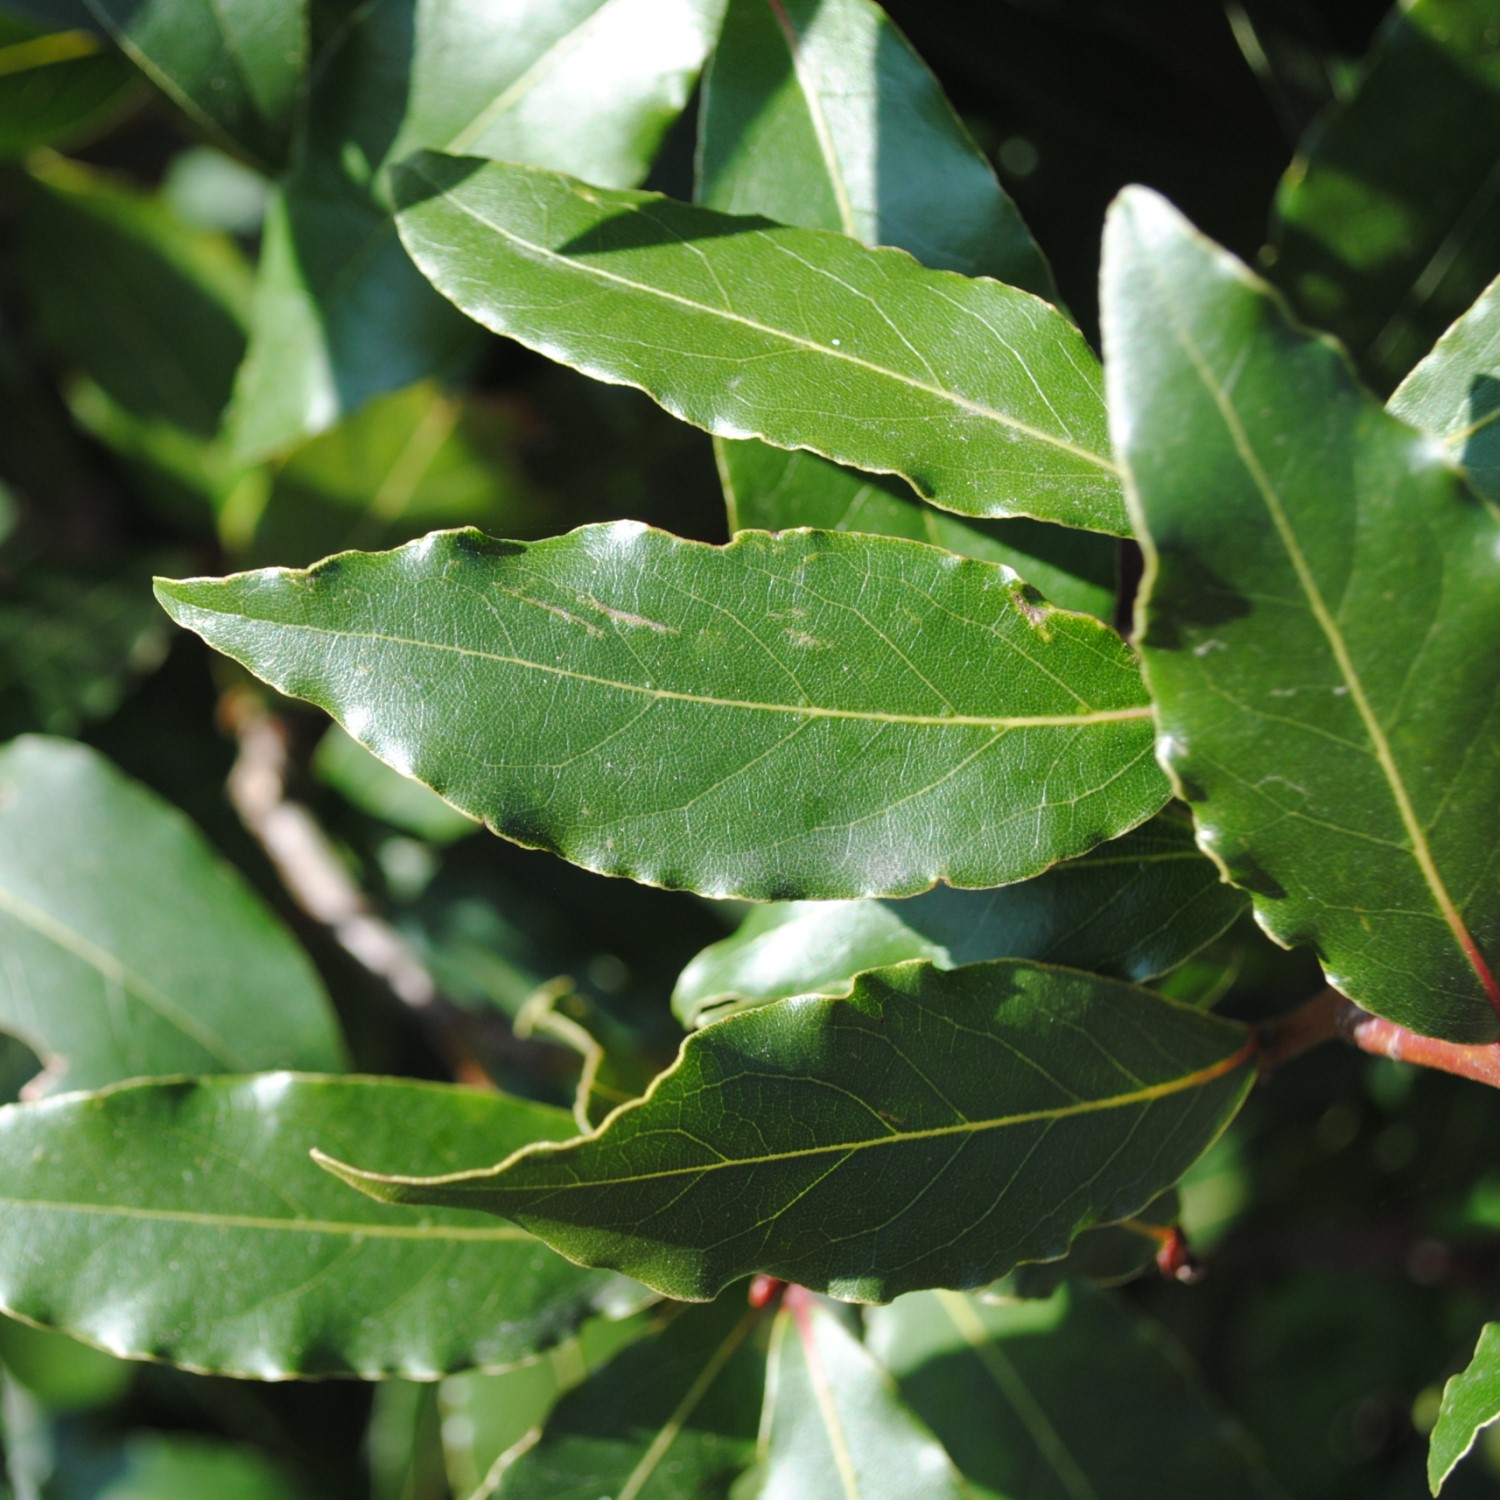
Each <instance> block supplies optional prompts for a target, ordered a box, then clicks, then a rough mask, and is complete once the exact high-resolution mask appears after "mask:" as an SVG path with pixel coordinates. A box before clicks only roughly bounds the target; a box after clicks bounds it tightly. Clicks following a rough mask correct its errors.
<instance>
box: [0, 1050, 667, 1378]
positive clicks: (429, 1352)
mask: <svg viewBox="0 0 1500 1500" xmlns="http://www.w3.org/2000/svg"><path fill="white" fill-rule="evenodd" d="M572 1130H573V1121H572V1118H571V1117H570V1116H569V1115H568V1114H567V1113H566V1112H565V1111H562V1110H558V1109H552V1108H549V1107H547V1106H543V1105H537V1104H530V1103H527V1102H525V1101H522V1100H518V1099H510V1098H506V1097H504V1096H502V1095H498V1094H492V1093H480V1092H477V1091H471V1090H465V1089H455V1088H450V1087H445V1086H443V1085H439V1084H424V1083H411V1082H406V1081H402V1080H391V1079H374V1078H349V1079H338V1078H311V1077H306V1076H302V1077H299V1076H296V1075H292V1074H286V1073H275V1074H262V1075H261V1076H259V1077H256V1078H228V1079H177V1080H172V1081H169V1082H156V1081H152V1082H147V1083H140V1084H128V1085H121V1086H116V1087H115V1088H112V1089H107V1090H104V1091H103V1092H101V1093H97V1094H86V1095H78V1094H72V1095H68V1096H65V1097H61V1098H57V1099H49V1100H46V1101H44V1102H43V1103H41V1104H17V1105H10V1106H8V1107H6V1108H5V1109H0V1160H3V1161H4V1162H5V1174H4V1190H3V1195H0V1206H3V1209H4V1212H3V1214H0V1305H3V1307H4V1310H5V1311H6V1312H9V1313H12V1314H15V1315H18V1316H21V1317H24V1318H27V1319H28V1320H30V1321H32V1322H36V1323H41V1324H45V1325H47V1326H50V1327H54V1328H60V1329H63V1330H65V1331H66V1332H68V1333H71V1334H73V1335H74V1336H75V1337H78V1338H81V1339H84V1340H86V1341H87V1342H89V1343H92V1344H96V1345H98V1346H99V1347H100V1348H103V1349H106V1350H108V1351H109V1352H110V1353H112V1354H116V1355H119V1356H121V1357H123V1358H131V1359H160V1360H167V1361H170V1362H172V1363H174V1364H179V1365H186V1366H188V1367H190V1368H192V1369H197V1370H203V1371H211V1372H216V1373H219V1374H234V1375H242V1376H249V1377H254V1378H256V1379H260V1380H277V1379H284V1378H286V1377H287V1376H290V1375H333V1374H355V1375H359V1376H362V1377H364V1378H366V1379H375V1378H378V1377H380V1376H384V1375H400V1376H403V1377H405V1378H408V1379H416V1380H430V1379H433V1378H434V1377H435V1376H437V1375H440V1374H443V1373H445V1372H447V1371H450V1370H457V1369H463V1368H465V1367H467V1366H470V1365H486V1364H503V1363H508V1362H510V1361H513V1360H517V1359H522V1358H525V1357H527V1356H530V1355H532V1354H535V1353H536V1352H537V1351H539V1350H541V1349H545V1348H547V1347H548V1346H549V1345H551V1344H553V1343H555V1342H557V1341H558V1340H559V1339H563V1338H566V1337H569V1336H570V1335H571V1334H572V1333H573V1332H574V1330H575V1329H576V1328H577V1327H578V1326H579V1324H580V1323H582V1321H583V1320H584V1319H585V1318H587V1317H589V1316H591V1315H593V1314H594V1313H596V1312H599V1311H602V1310H614V1311H620V1310H623V1309H625V1308H628V1307H629V1306H631V1305H633V1304H634V1303H635V1302H636V1301H637V1300H638V1298H639V1288H631V1287H630V1286H629V1284H628V1283H624V1282H622V1281H620V1280H619V1279H618V1278H616V1277H612V1276H609V1275H606V1274H603V1273H598V1272H585V1271H580V1270H579V1269H578V1268H577V1267H575V1266H570V1265H569V1264H568V1263H567V1262H566V1261H564V1260H561V1259H559V1258H558V1257H557V1256H555V1255H553V1254H551V1252H549V1251H547V1250H545V1249H543V1247H542V1246H540V1245H538V1244H537V1242H536V1241H535V1240H534V1239H532V1238H531V1236H530V1235H527V1234H525V1233H523V1232H522V1231H520V1230H517V1229H515V1228H513V1227H512V1226H509V1225H503V1224H497V1223H496V1222H495V1220H494V1219H492V1218H487V1217H486V1218H482V1217H480V1216H478V1215H474V1214H466V1213H454V1212H441V1213H433V1212H424V1213H400V1214H395V1215H393V1214H391V1213H390V1212H389V1211H388V1210H383V1209H379V1208H376V1207H375V1206H374V1205H372V1204H370V1203H367V1202H362V1201H361V1200H360V1198H359V1197H358V1196H357V1195H356V1194H353V1193H350V1192H348V1191H346V1190H345V1189H343V1188H342V1187H340V1185H339V1184H338V1183H336V1182H335V1181H333V1180H332V1179H330V1178H329V1177H328V1175H327V1174H326V1173H324V1172H320V1171H318V1169H317V1168H316V1167H315V1166H314V1165H313V1163H312V1162H311V1161H310V1160H309V1159H308V1155H307V1151H308V1148H309V1146H311V1145H314V1144H320V1145H322V1146H323V1147H324V1148H325V1149H328V1150H334V1151H340V1152H347V1153H358V1154H360V1155H361V1156H366V1157H375V1158H379V1159H381V1160H383V1161H385V1162H387V1163H389V1164H393V1165H394V1164H395V1163H397V1162H400V1161H402V1160H404V1159H405V1157H406V1154H407V1153H408V1152H409V1151H410V1149H411V1145H412V1142H413V1141H414V1140H420V1141H421V1142H422V1143H423V1149H424V1150H426V1151H430V1152H432V1153H434V1155H436V1156H438V1157H441V1158H444V1159H446V1160H447V1161H449V1162H452V1163H454V1164H457V1163H458V1162H459V1161H461V1160H462V1159H463V1157H462V1155H461V1154H460V1153H462V1151H464V1150H465V1149H471V1144H470V1143H472V1141H473V1139H474V1138H475V1137H476V1136H477V1137H479V1138H481V1139H485V1140H492V1141H495V1142H497V1143H506V1142H508V1143H509V1144H510V1145H511V1147H512V1148H515V1147H519V1146H521V1145H523V1144H525V1143H526V1142H529V1141H536V1140H539V1139H541V1140H556V1139H561V1138H565V1137H567V1136H568V1135H569V1134H570V1133H571V1132H572ZM101 1164H104V1167H105V1169H101Z"/></svg>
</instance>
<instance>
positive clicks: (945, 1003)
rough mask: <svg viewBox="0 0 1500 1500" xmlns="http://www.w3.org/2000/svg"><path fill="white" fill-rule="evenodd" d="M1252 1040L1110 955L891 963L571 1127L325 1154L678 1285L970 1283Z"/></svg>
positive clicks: (1157, 1163) (1040, 1252)
mask: <svg viewBox="0 0 1500 1500" xmlns="http://www.w3.org/2000/svg"><path fill="white" fill-rule="evenodd" d="M1252 1051H1253V1044H1252V1043H1251V1042H1250V1041H1248V1040H1247V1038H1246V1034H1245V1032H1244V1030H1243V1029H1242V1028H1241V1027H1239V1026H1237V1025H1235V1024H1233V1023H1231V1022H1227V1021H1221V1020H1219V1019H1217V1018H1216V1017H1213V1016H1206V1015H1202V1014H1200V1013H1198V1012H1196V1011H1190V1010H1186V1009H1184V1008H1181V1007H1178V1006H1175V1005H1173V1004H1172V1003H1171V1002H1169V1001H1165V1000H1161V999H1159V998H1157V997H1156V996H1154V995H1152V994H1150V992H1149V991H1146V990H1139V989H1134V988H1132V987H1130V986H1128V985H1123V984H1120V983H1118V982H1116V981H1113V980H1106V979H1098V978H1095V977H1093V976H1092V975H1086V974H1080V973H1077V972H1074V971H1072V970H1068V969H1048V968H1042V967H1039V966H1035V965H1031V964H1024V963H1009V962H1002V963H993V964H980V965H975V966H972V967H970V968H966V969H959V970H955V971H953V972H951V973H945V972H943V971H941V970H937V969H933V968H930V967H929V966H927V965H925V964H904V965H901V966H899V967H896V968H892V969H882V970H877V971H876V972H874V973H872V974H865V975H863V976H861V978H860V979H859V980H858V981H857V982H856V984H855V986H854V992H853V995H852V997H851V998H849V999H847V1000H825V999H813V998H808V999H802V1000H790V1001H783V1002H781V1003H780V1004H777V1005H768V1006H762V1007H761V1008H759V1009H757V1010H752V1011H747V1012H745V1013H744V1014H742V1015H737V1016H731V1017H730V1018H729V1019H728V1020H726V1021H722V1022H720V1023H719V1024H718V1025H716V1026H709V1027H707V1028H706V1029H704V1030H703V1031H700V1032H697V1033H695V1034H694V1035H693V1036H691V1037H689V1038H688V1039H687V1041H686V1042H685V1043H684V1044H683V1048H682V1052H681V1055H680V1056H679V1058H678V1060H677V1062H676V1064H674V1066H673V1067H672V1068H671V1069H669V1070H668V1071H667V1072H666V1073H664V1074H662V1075H661V1076H660V1077H659V1078H658V1079H657V1080H656V1083H655V1084H654V1085H653V1087H652V1089H651V1090H650V1092H649V1093H648V1094H647V1095H646V1097H645V1098H644V1099H643V1100H640V1101H639V1102H637V1103H634V1104H628V1105H626V1106H624V1107H623V1108H622V1109H619V1110H617V1111H616V1112H615V1113H614V1114H613V1115H611V1116H610V1117H609V1119H608V1120H606V1121H605V1123H604V1125H603V1126H601V1127H600V1129H599V1130H598V1131H597V1132H595V1133H594V1134H593V1135H591V1136H586V1137H583V1138H582V1139H580V1140H578V1141H575V1142H573V1143H571V1144H570V1145H568V1146H564V1147H557V1148H551V1147H544V1148H540V1149H537V1150H531V1151H522V1152H519V1153H517V1154H516V1155H515V1156H513V1157H511V1158H509V1159H507V1160H505V1161H502V1162H500V1164H499V1165H498V1166H495V1167H493V1168H489V1169H487V1170H479V1171H473V1172H466V1173H457V1174H452V1175H449V1176H446V1177H432V1178H427V1179H423V1178H416V1177H391V1176H382V1175H379V1174H375V1173H368V1172H362V1171H357V1170H355V1169H353V1168H350V1167H347V1166H342V1165H339V1164H337V1163H330V1164H329V1165H330V1168H331V1169H332V1170H337V1171H338V1172H340V1173H341V1174H342V1175H343V1176H345V1177H346V1178H347V1179H348V1180H349V1181H350V1182H352V1183H354V1184H355V1185H356V1186H358V1187H360V1188H362V1189H363V1190H364V1191H365V1192H368V1193H372V1194H376V1195H378V1196H380V1197H382V1198H385V1199H387V1200H389V1201H392V1202H406V1203H413V1202H431V1203H445V1204H455V1205H457V1204H461V1205H463V1206H465V1207H471V1208H476V1207H483V1208H485V1209H487V1210H489V1211H490V1212H492V1213H503V1214H505V1215H506V1216H507V1217H510V1218H513V1219H515V1220H516V1221H517V1222H518V1223H522V1224H525V1225H526V1226H527V1227H528V1228H530V1229H532V1230H534V1231H535V1232H536V1233H537V1234H539V1235H540V1236H542V1238H544V1239H545V1240H546V1241H547V1242H548V1243H549V1244H551V1245H554V1246H555V1247H557V1248H558V1249H560V1250H561V1251H562V1252H563V1253H564V1254H566V1255H568V1256H570V1257H573V1258H575V1259H577V1260H580V1261H584V1262H587V1263H589V1264H595V1265H613V1266H618V1267H619V1268H620V1269H624V1270H627V1271H628V1273H629V1274H630V1275H633V1276H636V1277H637V1278H639V1279H640V1280H642V1281H645V1282H646V1283H647V1284H648V1285H650V1286H654V1287H656V1288H657V1289H658V1290H660V1291H663V1292H665V1293H666V1294H667V1295H669V1296H674V1297H682V1298H690V1299H697V1300H701V1299H703V1298H706V1297H711V1296H713V1295H714V1294H715V1293H716V1292H717V1291H718V1290H719V1289H720V1288H721V1287H723V1286H725V1285H726V1284H727V1283H728V1282H730V1281H733V1280H734V1279H735V1278H737V1277H740V1276H744V1275H746V1274H748V1273H750V1272H752V1271H764V1272H767V1273H769V1274H771V1275H774V1276H777V1277H780V1278H781V1279H783V1280H786V1281H795V1282H800V1283H801V1284H803V1285H804V1286H809V1287H813V1288H815V1289H817V1290H827V1291H830V1292H832V1293H833V1294H834V1295H836V1296H840V1297H844V1298H847V1299H850V1300H854V1301H876V1300H880V1299H882V1298H887V1297H893V1296H895V1295H897V1294H898V1293H899V1292H902V1291H906V1290H909V1289H911V1288H913V1287H919V1286H930V1285H946V1286H953V1285H957V1286H978V1285H982V1284H984V1283H985V1282H988V1281H991V1280H993V1279H994V1278H995V1277H997V1276H1000V1275H1003V1274H1004V1273H1005V1272H1006V1271H1008V1270H1009V1269H1010V1268H1011V1267H1012V1266H1014V1265H1016V1264H1017V1263H1018V1262H1020V1261H1023V1260H1036V1259H1044V1258H1047V1257H1050V1256H1055V1255H1060V1254H1062V1253H1063V1251H1064V1250H1065V1249H1066V1247H1067V1245H1068V1243H1069V1241H1070V1240H1071V1239H1072V1238H1073V1236H1074V1235H1075V1234H1077V1233H1078V1232H1079V1231H1080V1230H1083V1229H1086V1228H1088V1227H1090V1226H1091V1225H1094V1224H1098V1223H1105V1222H1113V1221H1115V1220H1119V1219H1122V1218H1125V1217H1127V1216H1128V1215H1130V1214H1132V1213H1134V1212H1136V1211H1137V1210H1138V1209H1140V1208H1141V1207H1143V1206H1144V1205H1145V1204H1146V1203H1148V1202H1150V1200H1151V1199H1152V1198H1153V1197H1155V1196H1156V1195H1157V1194H1158V1193H1159V1192H1161V1191H1162V1190H1163V1189H1164V1188H1166V1187H1168V1186H1169V1185H1170V1184H1171V1183H1173V1182H1175V1181H1176V1180H1177V1178H1178V1177H1179V1176H1180V1175H1181V1174H1182V1172H1183V1171H1185V1170H1186V1168H1187V1167H1188V1166H1189V1165H1190V1164H1191V1162H1192V1161H1193V1160H1194V1159H1195V1158H1196V1157H1197V1156H1198V1155H1199V1153H1201V1152H1202V1151H1203V1150H1204V1148H1205V1147H1206V1146H1207V1145H1208V1144H1209V1143H1210V1142H1211V1141H1212V1140H1213V1139H1214V1138H1215V1137H1216V1136H1217V1135H1218V1133H1219V1132H1220V1131H1221V1130H1222V1129H1223V1127H1224V1125H1225V1123H1226V1122H1227V1121H1228V1120H1229V1119H1230V1118H1231V1117H1232V1116H1233V1114H1234V1113H1235V1111H1236V1109H1237V1108H1238V1107H1239V1103H1240V1101H1241V1099H1242V1098H1243V1097H1244V1093H1245V1090H1246V1089H1247V1088H1248V1086H1249V1082H1250V1074H1251V1071H1252V1070H1251V1069H1250V1067H1249V1066H1248V1064H1249V1061H1250V1058H1251V1055H1252ZM479 1144H480V1143H478V1142H476V1143H475V1145H476V1146H478V1145H479ZM834 1226H836V1229H835V1227H834Z"/></svg>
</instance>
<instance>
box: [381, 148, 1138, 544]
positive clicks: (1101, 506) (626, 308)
mask: <svg viewBox="0 0 1500 1500" xmlns="http://www.w3.org/2000/svg"><path fill="white" fill-rule="evenodd" d="M397 195H398V199H399V200H400V202H401V204H402V205H403V206H402V208H401V211H400V212H399V213H398V215H397V222H398V225H399V227H400V230H401V236H402V239H403V241H404V242H405V244H406V247H407V249H408V250H409V251H410V252H411V255H412V258H413V259H414V260H415V261H416V262H417V264H418V266H420V267H421V269H422V270H423V272H425V274H426V275H427V276H428V278H429V279H430V280H431V281H432V282H433V284H434V285H435V286H436V287H437V288H438V290H439V291H441V292H442V293H443V294H444V295H445V296H447V297H449V298H451V299H452V300H453V301H454V302H455V303H457V305H458V306H459V307H461V308H462V309H463V310H464V311H465V312H467V313H468V314H469V315H470V316H471V317H473V318H476V319H477V320H478V321H479V322H481V323H483V324H484V325H485V326H486V327H488V328H491V329H493V330H494V331H495V332H497V333H503V334H507V335H509V336H510V337H512V338H515V339H518V340H519V341H520V342H521V343H523V344H526V345H528V346H529V347H531V348H535V349H538V350H540V351H541V352H542V353H544V354H546V355H548V356H549V357H550V358H553V359H556V360H559V361H560V362H562V363H563V364H569V365H573V366H574V367H576V368H578V369H580V370H582V371H583V372H584V373H585V374H589V375H592V376H594V377H596V378H598V379H602V380H608V381H611V382H613V383H615V384H619V385H633V386H638V387H639V388H640V389H642V390H644V391H646V392H647V393H648V394H649V395H651V396H653V397H654V398H655V399H656V400H658V401H660V402H661V404H662V405H663V406H665V407H666V408H667V409H668V410H669V411H671V412H672V413H673V414H674V415H676V416H680V417H682V418H683V419H684V420H686V421H689V422H693V423H696V424H697V425H698V426H700V427H705V428H707V429H708V430H709V431H710V432H714V433H717V434H718V435H719V436H721V437H759V438H763V439H764V440H765V441H767V442H770V443H772V444H774V445H775V446H777V447H782V448H809V449H812V450H813V451H815V452H818V453H821V454H822V455H823V456H825V457H827V458H832V459H836V460H838V461H839V462H841V463H849V464H853V465H854V466H856V467H858V468H863V469H870V470H874V471H877V472H880V473H896V474H900V475H901V476H902V477H903V478H905V479H907V480H908V481H909V482H910V483H911V484H912V485H913V487H914V488H915V489H916V490H917V492H918V493H919V494H920V495H922V496H923V497H924V498H925V499H929V500H932V501H933V502H934V503H935V504H938V505H941V506H943V507H944V508H945V509H948V510H955V511H959V512H961V513H962V514H965V515H976V516H1003V515H1029V516H1034V517H1036V518H1038V519H1040V520H1050V521H1058V522H1061V523H1063V524H1065V525H1072V526H1081V527H1084V528H1085V529H1089V530H1095V531H1109V532H1114V533H1116V534H1124V532H1125V531H1126V526H1127V523H1126V516H1125V510H1124V505H1123V503H1122V501H1121V496H1120V483H1119V474H1118V472H1117V470H1116V469H1115V466H1114V463H1113V461H1112V459H1111V458H1110V456H1109V444H1108V438H1107V435H1106V432H1105V422H1104V408H1103V403H1102V400H1101V397H1100V390H1099V375H1098V365H1097V362H1096V361H1095V359H1094V355H1093V352H1092V351H1091V350H1090V349H1089V347H1088V345H1087V344H1086V343H1085V342H1084V339H1083V336H1082V335H1081V334H1080V333H1079V332H1078V330H1077V329H1076V328H1074V327H1073V325H1072V324H1071V323H1069V322H1068V320H1067V319H1066V318H1064V317H1063V316H1062V314H1061V313H1059V312H1058V311H1057V310H1056V309H1055V308H1054V307H1052V306H1051V304H1050V303H1046V302H1043V301H1042V300H1041V299H1039V298H1037V297H1033V296H1031V295H1030V294H1029V293H1026V292H1020V291H1017V290H1015V289H1014V288H1013V287H1005V286H1001V285H999V284H998V283H995V282H990V281H983V280H976V281H970V280H967V279H965V278H964V277H961V276H955V275H954V274H953V273H952V272H947V271H929V270H927V269H925V268H924V267H922V266H920V265H918V264H917V262H915V261H914V260H912V259H911V257H910V256H908V255H906V254H905V253H904V252H901V251H897V250H871V249H867V248H866V247H864V246H862V245H859V244H856V243H855V242H854V241H853V240H850V239H847V238H846V237H845V236H843V235H840V234H830V233H826V232H823V231H819V230H807V229H789V228H782V227H779V226H777V225H773V224H770V223H768V222H766V221H764V220H760V219H742V218H736V217H733V216H731V215H728V214H719V213H713V212H711V211H710V210H708V209H703V208H694V207H689V206H688V205H686V204H681V203H674V202H673V201H672V200H670V199H667V198H660V197H657V196H654V195H651V194H642V193H631V192H607V191H604V190H603V189H600V188H593V187H587V186H585V185H584V184H582V183H579V182H574V181H572V180H570V179H569V178H566V177H562V176H560V175H558V174H556V173H553V172H542V171H537V170H534V169H529V168H526V167H515V166H507V165H505V164H502V163H498V162H490V163H485V162H477V161H473V160H470V159H465V158H462V157H451V156H438V155H435V154H432V153H425V154H423V155H420V156H417V157H414V158H412V159H411V160H410V161H409V162H408V163H406V165H405V166H403V167H402V168H401V170H400V171H399V173H398V174H397Z"/></svg>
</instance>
